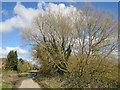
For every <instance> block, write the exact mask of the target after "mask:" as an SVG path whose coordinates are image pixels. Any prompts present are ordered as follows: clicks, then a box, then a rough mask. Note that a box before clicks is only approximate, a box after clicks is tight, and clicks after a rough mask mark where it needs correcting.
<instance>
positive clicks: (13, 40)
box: [0, 2, 118, 60]
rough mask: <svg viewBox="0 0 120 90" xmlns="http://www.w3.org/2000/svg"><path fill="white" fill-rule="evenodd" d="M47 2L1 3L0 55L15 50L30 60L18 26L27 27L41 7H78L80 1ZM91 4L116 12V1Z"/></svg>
mask: <svg viewBox="0 0 120 90" xmlns="http://www.w3.org/2000/svg"><path fill="white" fill-rule="evenodd" d="M52 3H53V2H52ZM61 3H62V4H61ZM48 4H49V2H47V3H45V2H39V3H38V2H3V3H2V11H1V12H0V13H1V14H2V22H0V33H2V45H1V46H0V57H6V56H7V54H8V52H9V51H10V50H17V52H18V57H19V58H20V57H22V58H23V59H25V60H32V58H31V55H30V51H29V49H30V46H24V45H23V41H22V39H21V37H20V29H19V28H21V27H29V26H30V24H31V20H32V18H33V17H34V16H35V15H37V14H38V13H39V12H40V10H41V8H44V7H48V8H54V9H57V8H58V7H59V4H61V6H60V7H64V6H65V7H64V8H63V9H65V8H67V7H69V5H70V4H72V5H73V6H74V8H78V7H80V5H81V4H82V2H78V3H76V2H71V3H69V2H54V3H53V4H51V7H49V6H48ZM91 4H92V5H93V6H94V7H95V8H101V9H106V10H110V11H112V12H114V13H115V14H116V15H117V14H118V3H117V2H92V3H91ZM52 5H53V7H52ZM55 5H56V6H55ZM55 7H56V8H55ZM66 10H67V9H66Z"/></svg>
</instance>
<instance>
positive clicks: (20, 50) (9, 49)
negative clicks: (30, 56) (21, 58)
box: [0, 47, 27, 57]
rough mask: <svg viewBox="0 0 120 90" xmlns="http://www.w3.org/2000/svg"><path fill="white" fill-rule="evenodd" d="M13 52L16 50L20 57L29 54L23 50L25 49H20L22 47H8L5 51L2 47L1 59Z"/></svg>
mask: <svg viewBox="0 0 120 90" xmlns="http://www.w3.org/2000/svg"><path fill="white" fill-rule="evenodd" d="M11 50H14V51H15V50H16V51H17V53H18V54H19V55H24V54H27V51H26V50H23V49H22V48H20V47H6V48H5V49H2V48H1V47H0V57H3V56H7V54H8V53H9V52H10V51H11Z"/></svg>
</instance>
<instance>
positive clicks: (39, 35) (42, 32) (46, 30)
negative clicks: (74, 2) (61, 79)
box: [21, 5, 118, 76]
mask: <svg viewBox="0 0 120 90" xmlns="http://www.w3.org/2000/svg"><path fill="white" fill-rule="evenodd" d="M70 8H74V9H71V10H70V11H69V12H67V13H66V14H65V13H64V11H62V9H58V10H57V11H56V10H55V11H53V10H52V9H49V7H48V9H47V10H46V9H45V10H43V11H42V12H40V14H39V15H38V16H36V17H35V18H34V20H33V23H32V27H30V28H24V29H23V30H22V32H21V35H22V38H23V40H25V42H26V43H27V44H30V45H32V50H33V51H32V53H33V56H34V57H35V58H36V59H37V60H38V61H39V62H40V64H41V67H43V69H44V70H45V71H53V72H59V73H64V72H69V73H70V72H71V70H70V68H68V65H69V64H68V61H69V59H70V56H71V55H74V56H75V60H77V61H78V64H77V66H76V67H78V70H79V72H78V73H79V74H80V76H82V75H85V74H91V75H92V74H94V73H95V72H97V70H98V69H99V68H101V67H100V65H102V63H103V62H104V61H105V60H106V59H107V58H109V57H110V56H111V55H112V52H113V51H114V50H116V49H117V29H118V26H117V23H118V22H117V18H116V17H114V14H111V13H109V12H107V11H102V10H100V9H95V8H94V7H92V6H90V5H84V6H83V7H82V8H79V9H76V8H75V7H73V6H70ZM96 62H97V64H96ZM105 62H106V61H105ZM106 63H107V62H106ZM94 66H95V67H94ZM90 67H91V68H92V69H90V70H89V68H90ZM88 71H89V72H88ZM103 71H104V70H103ZM103 71H100V72H99V73H101V72H103Z"/></svg>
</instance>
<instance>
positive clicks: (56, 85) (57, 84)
mask: <svg viewBox="0 0 120 90" xmlns="http://www.w3.org/2000/svg"><path fill="white" fill-rule="evenodd" d="M42 82H43V83H45V84H47V86H49V87H50V88H61V83H60V82H57V81H52V80H45V81H42Z"/></svg>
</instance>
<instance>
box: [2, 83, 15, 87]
mask: <svg viewBox="0 0 120 90" xmlns="http://www.w3.org/2000/svg"><path fill="white" fill-rule="evenodd" d="M12 87H13V84H12V83H11V82H2V88H12Z"/></svg>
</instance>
